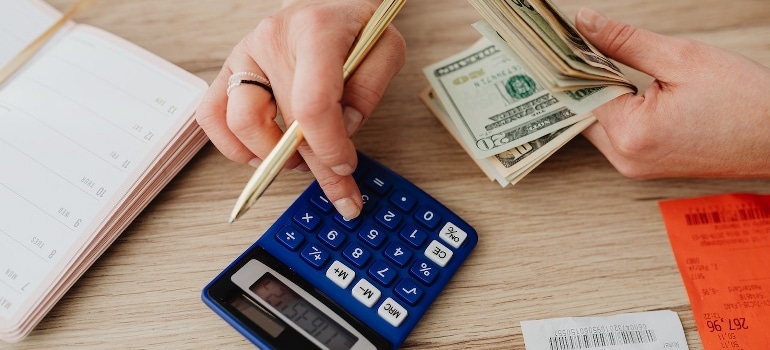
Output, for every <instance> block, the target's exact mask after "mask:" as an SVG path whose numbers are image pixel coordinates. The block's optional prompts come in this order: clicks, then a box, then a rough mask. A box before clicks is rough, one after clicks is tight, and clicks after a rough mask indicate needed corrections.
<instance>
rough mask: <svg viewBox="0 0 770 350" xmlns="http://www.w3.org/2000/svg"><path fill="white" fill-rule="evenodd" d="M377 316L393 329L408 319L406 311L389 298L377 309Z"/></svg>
mask: <svg viewBox="0 0 770 350" xmlns="http://www.w3.org/2000/svg"><path fill="white" fill-rule="evenodd" d="M377 314H378V315H380V317H382V318H383V319H385V321H388V323H390V324H391V325H393V327H398V326H400V325H401V322H404V320H405V319H406V315H407V312H406V309H405V308H404V307H403V306H401V304H399V303H397V302H396V301H395V300H393V299H392V298H387V299H385V301H384V302H383V303H382V305H380V307H379V308H378V309H377Z"/></svg>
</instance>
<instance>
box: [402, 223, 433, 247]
mask: <svg viewBox="0 0 770 350" xmlns="http://www.w3.org/2000/svg"><path fill="white" fill-rule="evenodd" d="M399 236H401V238H402V239H403V240H405V241H406V242H407V243H409V245H411V246H412V247H415V248H419V247H420V246H422V244H423V243H425V240H426V239H427V238H428V234H427V233H425V231H422V230H420V229H419V228H417V226H414V225H407V226H404V228H403V229H401V233H399Z"/></svg>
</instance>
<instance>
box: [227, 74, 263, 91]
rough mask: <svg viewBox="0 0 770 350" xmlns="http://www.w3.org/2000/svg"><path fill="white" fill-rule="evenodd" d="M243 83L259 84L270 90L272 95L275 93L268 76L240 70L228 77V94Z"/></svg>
mask: <svg viewBox="0 0 770 350" xmlns="http://www.w3.org/2000/svg"><path fill="white" fill-rule="evenodd" d="M242 84H250V85H257V86H259V87H261V88H263V89H265V90H266V91H267V92H269V93H270V95H272V94H273V87H272V85H270V81H269V80H267V78H266V77H264V76H261V75H259V74H257V73H253V72H238V73H233V75H231V76H230V78H228V79H227V96H230V91H232V90H233V88H235V87H236V86H239V85H242Z"/></svg>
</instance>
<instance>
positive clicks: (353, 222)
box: [334, 212, 361, 231]
mask: <svg viewBox="0 0 770 350" xmlns="http://www.w3.org/2000/svg"><path fill="white" fill-rule="evenodd" d="M334 222H336V223H338V224H340V225H342V227H344V228H345V229H346V230H348V231H353V230H355V229H356V227H358V225H359V224H360V223H361V217H360V216H359V217H357V218H355V219H350V220H345V218H344V217H342V214H340V213H338V212H335V213H334Z"/></svg>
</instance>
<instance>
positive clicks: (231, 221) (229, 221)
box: [227, 216, 235, 224]
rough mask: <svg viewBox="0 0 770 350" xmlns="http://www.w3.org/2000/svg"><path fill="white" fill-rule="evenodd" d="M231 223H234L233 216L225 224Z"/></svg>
mask: <svg viewBox="0 0 770 350" xmlns="http://www.w3.org/2000/svg"><path fill="white" fill-rule="evenodd" d="M233 222H235V217H234V216H231V217H230V220H228V221H227V223H228V224H232V223H233Z"/></svg>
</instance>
